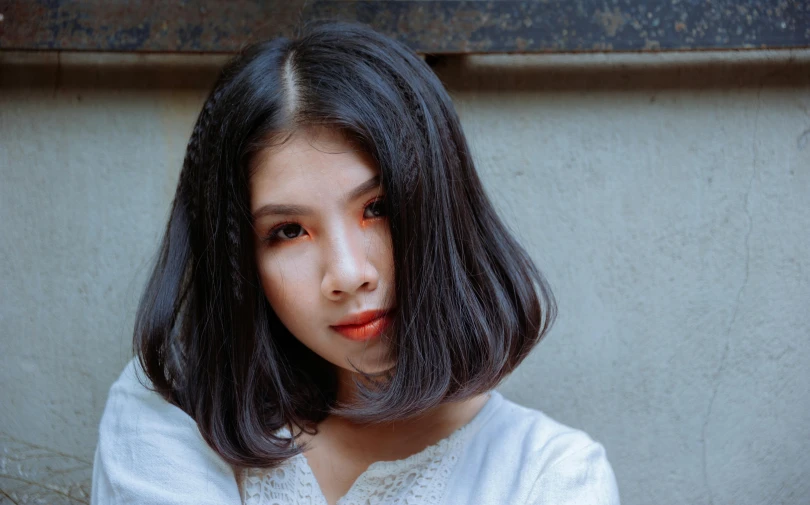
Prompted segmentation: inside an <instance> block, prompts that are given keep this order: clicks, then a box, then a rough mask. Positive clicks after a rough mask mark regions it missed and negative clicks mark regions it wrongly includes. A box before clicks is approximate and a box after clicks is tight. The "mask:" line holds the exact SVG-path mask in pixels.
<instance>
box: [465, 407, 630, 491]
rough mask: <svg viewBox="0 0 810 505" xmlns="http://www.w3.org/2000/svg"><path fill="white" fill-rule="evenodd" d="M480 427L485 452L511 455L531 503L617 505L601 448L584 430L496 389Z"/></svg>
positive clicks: (607, 466)
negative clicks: (490, 409) (491, 410)
mask: <svg viewBox="0 0 810 505" xmlns="http://www.w3.org/2000/svg"><path fill="white" fill-rule="evenodd" d="M493 394H497V395H498V397H499V398H498V402H497V407H498V408H497V409H496V412H494V413H493V416H492V418H491V419H490V420H489V422H487V423H486V425H485V426H484V427H483V428H482V431H483V433H481V435H483V437H481V438H482V439H484V440H486V444H487V445H489V446H490V450H488V451H487V452H488V453H490V454H493V453H499V454H500V456H501V457H502V458H504V459H507V458H508V459H511V460H512V461H513V462H514V464H515V465H517V467H518V468H519V470H520V475H521V480H522V481H523V483H524V485H526V486H528V487H529V501H528V503H531V504H546V503H548V504H551V503H554V504H566V503H571V504H574V503H576V504H594V505H596V504H599V505H617V504H618V503H619V496H618V490H617V487H616V481H615V477H614V474H613V470H612V468H611V466H610V463H609V462H608V460H607V455H606V453H605V449H604V447H603V446H602V445H601V444H600V443H599V442H597V441H595V440H593V439H592V438H591V437H590V436H589V435H588V434H587V433H585V432H584V431H581V430H578V429H575V428H572V427H570V426H567V425H565V424H562V423H560V422H558V421H555V420H554V419H552V418H551V417H549V416H548V415H546V414H545V413H543V412H542V411H540V410H535V409H531V408H528V407H524V406H522V405H519V404H517V403H514V402H512V401H510V400H508V399H506V398H504V397H503V396H501V395H500V393H497V392H493Z"/></svg>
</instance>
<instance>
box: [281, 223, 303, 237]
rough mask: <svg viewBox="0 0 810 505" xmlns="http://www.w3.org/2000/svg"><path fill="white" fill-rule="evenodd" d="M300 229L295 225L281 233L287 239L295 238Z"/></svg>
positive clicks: (285, 228)
mask: <svg viewBox="0 0 810 505" xmlns="http://www.w3.org/2000/svg"><path fill="white" fill-rule="evenodd" d="M298 228H299V227H298V226H295V225H290V226H285V227H284V229H283V230H281V233H282V234H284V236H285V237H287V238H295V237H297V236H298V233H299V229H298Z"/></svg>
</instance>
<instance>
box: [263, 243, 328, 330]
mask: <svg viewBox="0 0 810 505" xmlns="http://www.w3.org/2000/svg"><path fill="white" fill-rule="evenodd" d="M257 258H258V268H259V277H260V278H261V282H262V289H263V290H264V294H265V296H266V297H267V301H268V302H269V303H270V306H271V307H272V308H273V311H275V313H276V314H277V315H278V317H279V319H281V322H282V323H284V324H285V325H287V326H288V327H289V326H295V325H296V323H297V322H299V321H301V320H302V319H304V318H303V317H302V316H304V315H305V314H299V313H298V312H299V311H300V312H303V311H301V310H300V308H301V307H306V306H312V305H311V304H312V303H313V302H314V301H316V300H315V299H314V298H313V296H315V295H317V293H313V288H312V286H313V285H314V286H317V284H315V282H316V281H315V280H314V279H313V272H312V268H311V266H310V265H311V263H312V262H310V261H307V257H306V256H301V255H296V254H291V253H287V252H285V251H282V252H280V253H275V254H271V253H267V252H265V253H259V254H258V255H257Z"/></svg>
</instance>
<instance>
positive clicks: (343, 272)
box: [250, 128, 394, 372]
mask: <svg viewBox="0 0 810 505" xmlns="http://www.w3.org/2000/svg"><path fill="white" fill-rule="evenodd" d="M250 186H251V187H250V208H251V213H252V215H253V219H254V228H255V233H256V237H255V238H256V261H257V265H258V270H259V275H260V277H261V282H262V288H263V289H264V293H265V295H266V296H267V300H268V301H269V302H270V306H271V307H272V308H273V310H274V311H275V312H276V314H277V315H278V317H279V319H280V320H281V322H282V323H283V324H284V325H285V326H286V327H287V329H289V330H290V332H291V333H292V334H293V335H294V336H295V337H296V338H297V339H298V340H300V341H301V342H302V343H303V344H304V345H306V346H307V347H308V348H310V349H311V350H312V351H314V352H315V353H317V354H318V355H320V356H321V357H323V358H324V359H326V360H327V361H329V362H331V363H332V364H334V365H336V366H338V367H340V369H343V370H352V367H351V365H350V363H349V361H350V360H351V363H352V364H354V365H355V366H357V367H358V368H359V369H360V370H363V371H365V372H378V371H381V370H384V369H386V368H388V367H390V366H391V364H389V363H386V362H385V361H384V360H385V351H386V349H385V346H384V345H383V343H382V341H381V339H380V335H381V334H382V332H384V331H385V329H386V327H387V326H388V325H389V324H390V317H389V316H387V315H386V312H390V311H391V310H392V309H393V303H394V299H393V294H394V286H393V278H394V270H393V255H392V250H391V236H390V230H389V225H388V219H387V217H386V216H385V211H384V205H382V203H383V202H382V198H383V197H384V195H383V194H382V189H381V187H380V184H379V172H378V170H377V168H376V167H375V165H374V163H373V162H372V161H371V159H370V158H369V157H368V156H367V155H366V154H364V153H362V152H360V151H358V150H357V149H356V148H354V147H352V145H351V144H350V143H348V142H347V141H346V140H345V139H344V137H343V136H342V135H341V134H340V133H338V132H335V131H333V130H328V129H324V128H318V129H309V130H305V131H302V132H300V133H296V134H295V135H294V136H293V137H292V138H290V139H289V140H288V141H287V142H286V143H284V144H283V145H281V146H278V147H273V148H268V149H265V150H264V151H262V152H261V153H259V154H258V155H257V156H256V158H255V159H254V161H253V165H252V176H251V184H250ZM340 369H338V370H340Z"/></svg>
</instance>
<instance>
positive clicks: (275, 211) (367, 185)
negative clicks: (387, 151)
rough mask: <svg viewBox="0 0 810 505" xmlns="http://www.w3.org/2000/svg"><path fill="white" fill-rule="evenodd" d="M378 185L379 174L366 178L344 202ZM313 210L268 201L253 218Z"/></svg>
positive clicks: (303, 212)
mask: <svg viewBox="0 0 810 505" xmlns="http://www.w3.org/2000/svg"><path fill="white" fill-rule="evenodd" d="M379 185H380V176H379V175H376V176H374V177H372V178H371V179H369V180H367V181H366V182H364V183H363V184H360V185H359V186H357V187H356V188H354V189H353V190H351V191H349V193H348V194H347V195H346V197H345V198H344V201H345V202H350V201H352V200H355V199H357V198H360V197H361V196H363V195H364V194H366V193H368V192H369V191H371V190H372V189H374V188H377V187H379ZM314 213H315V211H314V210H313V209H312V207H307V206H306V205H289V204H277V203H268V204H267V205H263V206H261V207H259V209H258V210H256V212H254V213H253V219H254V220H256V219H259V218H260V217H265V216H310V215H312V214H314Z"/></svg>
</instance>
